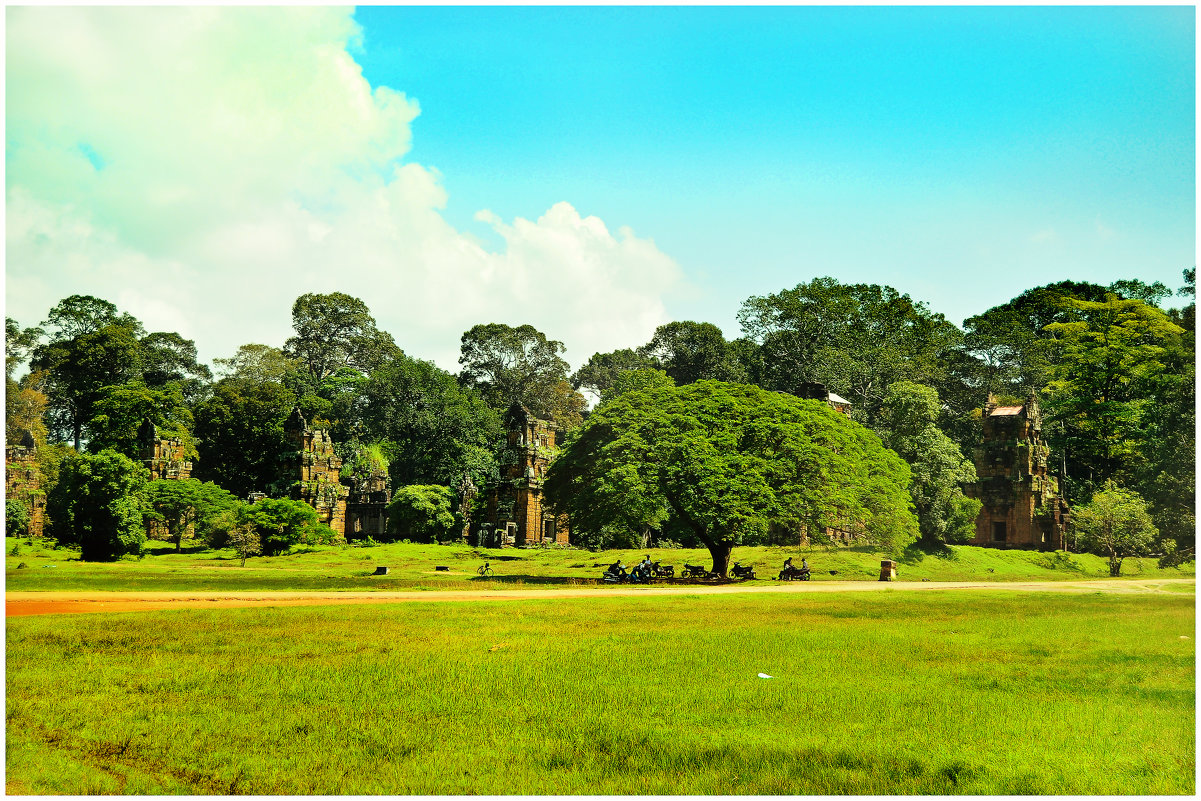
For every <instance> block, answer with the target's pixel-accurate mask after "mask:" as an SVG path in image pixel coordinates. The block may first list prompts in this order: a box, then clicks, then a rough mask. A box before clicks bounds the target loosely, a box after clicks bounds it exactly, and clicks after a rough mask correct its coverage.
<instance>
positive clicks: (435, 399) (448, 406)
mask: <svg viewBox="0 0 1201 801" xmlns="http://www.w3.org/2000/svg"><path fill="white" fill-rule="evenodd" d="M358 403H359V404H360V406H361V408H360V409H358V410H357V411H356V414H357V416H358V417H359V419H360V420H361V423H362V431H361V434H360V437H359V438H360V439H361V440H363V441H370V442H379V443H381V448H382V450H383V452H384V454H385V456H387V458H388V461H389V463H390V465H389V474H390V475H391V477H392V485H393V486H396V487H401V486H405V485H409V484H442V485H444V486H458V484H459V483H460V481H461V480H462V478H463V476H464V475H465V474H466V475H468V476H469V477H470V478H471V481H472V482H473V483H474V484H475V486H477V487H481V486H484V485H485V484H487V483H489V482H490V481H492V480H494V479H495V478H496V477H497V475H498V474H497V472H496V460H495V458H494V457H493V456H492V455H491V451H492V449H493V448H494V447H496V446H497V445H498V443H499V440H500V437H501V420H500V414H498V413H497V412H496V411H495V410H494V409H493V408H491V407H490V406H489V405H488V404H487V403H485V402H484V400H483V399H482V398H480V396H479V394H478V393H476V392H475V391H474V390H471V389H465V388H463V387H462V386H460V385H459V383H458V382H457V381H456V380H455V378H454V376H452V375H451V374H450V373H448V372H446V371H445V370H442V369H440V368H438V367H437V366H436V365H435V364H434V363H433V362H427V361H423V360H420V359H412V358H409V357H408V356H403V355H402V356H399V357H397V358H396V359H394V360H393V361H392V362H390V363H389V364H387V365H385V366H384V367H382V368H380V369H378V370H376V371H374V372H372V373H371V375H370V376H368V378H367V380H366V381H365V382H364V384H363V387H362V391H361V393H360V394H359V396H358Z"/></svg>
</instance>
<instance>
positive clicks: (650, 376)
mask: <svg viewBox="0 0 1201 801" xmlns="http://www.w3.org/2000/svg"><path fill="white" fill-rule="evenodd" d="M674 386H675V382H674V381H672V380H671V378H669V377H668V375H667V373H665V372H663V371H662V370H654V369H647V370H630V371H628V372H624V373H621V374H619V375H618V376H616V377H615V378H614V379H613V383H612V384H611V385H610V386H609V388H608V389H607V390H606V391H605V392H604V394H603V395H601V402H602V403H608V402H609V401H611V400H613V399H614V398H616V397H619V396H621V395H624V394H625V393H627V392H633V391H634V390H636V389H650V388H653V387H674Z"/></svg>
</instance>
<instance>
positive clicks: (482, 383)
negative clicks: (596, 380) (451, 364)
mask: <svg viewBox="0 0 1201 801" xmlns="http://www.w3.org/2000/svg"><path fill="white" fill-rule="evenodd" d="M563 351H564V347H563V343H562V342H558V341H556V340H553V339H547V338H546V335H545V334H543V333H542V332H541V331H539V330H537V329H536V328H534V327H533V326H532V325H522V326H518V327H517V328H513V327H511V326H508V325H505V324H503V323H488V324H481V325H476V326H472V328H471V329H470V330H468V331H466V332H464V333H463V337H462V340H461V342H460V345H459V364H460V365H461V366H462V369H461V370H460V371H459V381H460V383H462V384H463V385H464V386H466V387H471V388H473V389H476V390H478V391H479V393H480V395H481V396H482V397H483V398H484V400H485V401H486V402H487V403H488V405H489V406H491V407H492V408H493V409H496V410H497V411H498V412H502V413H503V412H504V411H505V410H506V409H508V408H509V407H510V406H511V405H513V404H514V403H520V404H521V405H523V406H525V407H526V408H527V409H529V410H530V411H531V412H533V413H534V416H535V417H540V418H543V419H548V418H549V419H553V418H552V417H551V415H552V411H553V406H554V404H553V403H552V397H553V396H554V394H555V392H556V390H557V387H558V384H559V382H560V381H566V380H567V362H565V361H564V360H563V359H561V358H560V357H559V354H560V353H562V352H563Z"/></svg>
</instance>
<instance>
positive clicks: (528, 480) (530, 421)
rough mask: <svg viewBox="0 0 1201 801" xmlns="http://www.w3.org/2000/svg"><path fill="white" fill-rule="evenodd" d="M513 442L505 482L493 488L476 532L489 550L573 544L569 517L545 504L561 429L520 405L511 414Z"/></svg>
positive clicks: (508, 425) (510, 440)
mask: <svg viewBox="0 0 1201 801" xmlns="http://www.w3.org/2000/svg"><path fill="white" fill-rule="evenodd" d="M505 428H506V429H507V431H508V443H507V447H506V448H505V450H504V453H503V454H502V455H501V465H500V473H501V478H500V481H499V482H498V483H497V484H496V486H493V487H490V488H489V489H488V503H487V510H486V512H485V515H484V519H483V520H481V521H473V524H472V529H473V531H475V532H476V536H477V537H478V538H479V539H478V541H479V544H480V545H481V546H483V547H494V548H495V547H501V548H503V547H505V546H526V545H537V544H540V543H555V544H559V545H566V544H567V543H568V527H567V516H566V515H556V514H554V513H553V512H552V511H551V510H550V509H548V508H547V507H545V506H544V505H543V495H542V482H543V480H544V479H545V478H546V468H547V467H548V466H549V465H550V461H551V459H553V458H554V456H555V454H556V453H557V449H558V442H557V436H558V433H559V430H558V428H557V427H556V426H555V424H554V423H552V422H550V421H548V420H540V419H538V418H537V417H534V416H533V414H531V413H530V410H529V409H527V408H525V407H524V406H522V405H521V404H519V403H514V404H513V405H512V406H510V407H509V411H508V412H506V413H505Z"/></svg>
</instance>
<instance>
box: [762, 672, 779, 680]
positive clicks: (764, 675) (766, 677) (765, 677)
mask: <svg viewBox="0 0 1201 801" xmlns="http://www.w3.org/2000/svg"><path fill="white" fill-rule="evenodd" d="M759 678H761V679H774V678H775V676H769V675H767V674H766V673H760V674H759Z"/></svg>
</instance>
